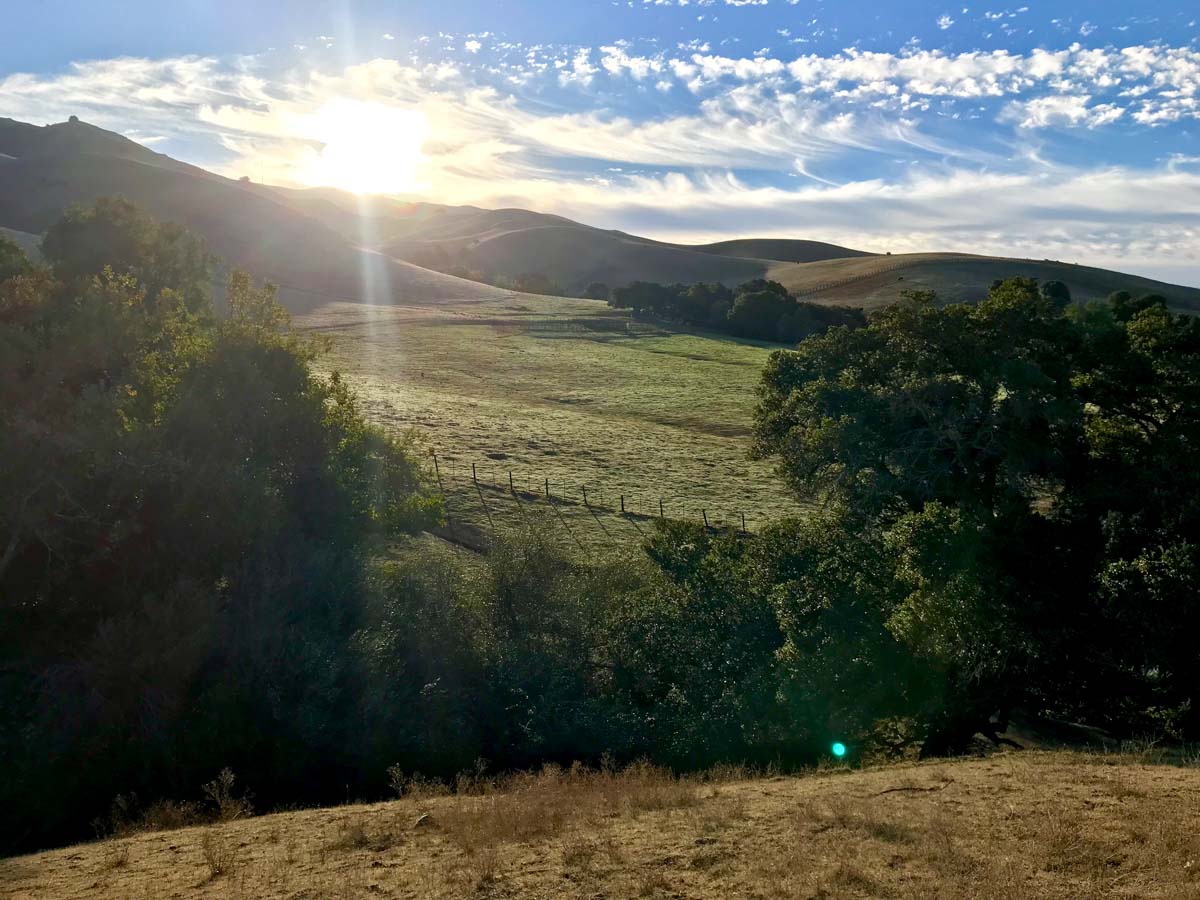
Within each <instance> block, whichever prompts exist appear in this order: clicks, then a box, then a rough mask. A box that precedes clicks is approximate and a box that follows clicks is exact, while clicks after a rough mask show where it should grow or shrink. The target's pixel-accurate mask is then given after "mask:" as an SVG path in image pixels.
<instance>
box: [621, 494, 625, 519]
mask: <svg viewBox="0 0 1200 900" xmlns="http://www.w3.org/2000/svg"><path fill="white" fill-rule="evenodd" d="M621 515H625V495H624V494H622V495H621Z"/></svg>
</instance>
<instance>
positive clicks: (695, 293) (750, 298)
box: [589, 278, 867, 344]
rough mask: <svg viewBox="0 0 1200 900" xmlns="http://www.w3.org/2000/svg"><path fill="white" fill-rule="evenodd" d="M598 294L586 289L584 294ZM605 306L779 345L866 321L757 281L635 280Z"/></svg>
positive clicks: (857, 311) (858, 312) (850, 311)
mask: <svg viewBox="0 0 1200 900" xmlns="http://www.w3.org/2000/svg"><path fill="white" fill-rule="evenodd" d="M593 287H594V288H602V287H603V285H594V286H593ZM598 293H599V291H598V290H597V291H593V289H592V288H589V296H594V295H595V294H598ZM608 303H609V305H610V306H613V307H616V308H618V309H628V310H632V311H633V314H634V315H635V316H652V317H654V318H657V319H665V320H667V321H670V322H681V323H684V324H687V325H696V326H699V327H701V328H708V329H712V330H714V331H722V332H727V333H728V334H733V335H737V336H738V337H744V338H751V339H754V340H760V341H774V342H776V343H782V344H795V343H797V342H799V341H802V340H804V338H806V337H808V336H809V335H812V334H821V333H823V332H824V331H825V330H826V329H828V328H832V327H835V326H839V325H846V326H849V327H852V328H858V327H861V326H863V325H865V324H866V321H867V320H866V316H865V315H864V314H863V311H862V310H861V309H853V308H849V307H841V306H821V305H819V304H816V303H805V302H803V301H800V300H797V299H796V298H795V297H794V296H792V295H791V294H790V293H788V290H787V288H785V287H784V286H783V285H782V284H779V283H778V282H776V281H768V280H766V279H763V278H756V279H754V280H753V281H747V282H746V283H744V284H742V285H739V286H738V287H737V288H736V289H734V288H729V287H726V286H725V285H723V284H721V283H720V282H713V283H704V282H702V283H699V284H690V285H689V284H656V283H654V282H650V281H635V282H633V283H632V284H628V285H626V286H625V287H619V288H617V289H616V290H614V291H613V292H612V296H611V297H610V298H608Z"/></svg>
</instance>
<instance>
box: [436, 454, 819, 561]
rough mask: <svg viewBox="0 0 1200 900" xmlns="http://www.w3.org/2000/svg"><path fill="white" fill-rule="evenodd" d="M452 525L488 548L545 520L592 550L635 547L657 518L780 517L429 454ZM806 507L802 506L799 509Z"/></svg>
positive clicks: (727, 525) (718, 523)
mask: <svg viewBox="0 0 1200 900" xmlns="http://www.w3.org/2000/svg"><path fill="white" fill-rule="evenodd" d="M430 457H431V463H432V466H433V470H434V475H435V477H436V479H437V484H438V489H439V491H440V492H441V494H442V498H443V502H444V504H445V508H446V516H447V523H446V525H445V527H444V528H442V529H440V530H439V532H438V533H439V534H440V535H441V536H443V537H446V538H448V539H450V540H452V541H453V542H455V543H458V544H461V545H463V546H466V547H469V548H470V549H473V550H478V551H484V552H485V551H486V550H487V548H488V547H489V546H490V545H491V544H492V543H493V542H494V541H495V539H496V537H497V535H498V534H499V533H500V532H502V531H505V530H511V529H514V528H520V527H523V526H528V525H529V524H530V523H531V521H533V520H534V519H536V518H538V517H541V518H542V519H549V521H551V522H553V523H555V524H556V525H557V526H558V530H560V531H561V533H562V535H563V538H564V541H565V542H566V543H567V544H569V545H571V546H573V547H574V548H575V549H580V550H583V551H585V552H586V551H588V550H591V549H596V548H598V547H601V546H612V547H620V546H629V545H630V544H633V543H640V542H641V541H642V540H644V539H645V538H646V537H647V536H648V535H649V534H650V533H652V531H653V528H654V525H655V522H656V521H676V522H693V523H695V524H697V525H701V526H703V527H705V528H707V529H709V530H710V531H713V532H716V531H732V532H734V533H736V534H740V535H749V534H753V533H755V532H757V531H761V530H762V529H763V528H765V527H766V526H767V525H769V524H770V523H771V521H774V520H775V519H777V518H781V516H777V515H776V516H772V515H769V514H767V513H765V512H764V511H763V510H761V509H759V508H758V507H757V506H756V505H754V504H750V503H747V504H744V505H742V506H741V507H740V508H736V507H734V506H733V505H731V504H728V503H721V502H718V501H713V500H711V499H707V500H698V499H696V498H694V497H679V496H673V495H670V494H668V493H667V492H665V491H662V492H656V491H654V490H650V489H647V487H646V486H645V485H641V486H634V485H628V484H626V485H621V484H619V483H618V482H617V481H616V480H615V479H614V480H611V481H597V480H591V481H584V480H581V479H578V478H571V477H570V476H569V475H566V474H564V473H553V472H550V471H547V470H534V469H532V468H527V467H526V468H522V467H513V466H510V465H508V464H507V463H506V461H504V460H493V459H489V458H486V457H485V458H483V459H482V460H471V461H468V460H465V459H463V458H462V457H461V456H459V455H457V454H455V455H454V456H452V457H451V456H447V455H442V454H439V453H438V452H437V451H431V453H430ZM802 510H803V507H802V506H800V505H798V506H797V508H796V511H797V512H800V511H802Z"/></svg>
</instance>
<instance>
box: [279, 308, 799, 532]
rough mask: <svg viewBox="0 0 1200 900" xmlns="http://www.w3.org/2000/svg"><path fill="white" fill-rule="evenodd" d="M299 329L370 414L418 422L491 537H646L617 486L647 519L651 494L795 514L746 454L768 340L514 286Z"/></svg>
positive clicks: (450, 482)
mask: <svg viewBox="0 0 1200 900" xmlns="http://www.w3.org/2000/svg"><path fill="white" fill-rule="evenodd" d="M299 324H300V325H301V326H302V327H305V328H310V329H314V330H319V331H321V332H323V333H325V334H328V335H332V336H333V337H334V338H335V345H334V351H333V353H332V355H331V356H330V357H328V358H327V359H326V360H325V361H324V362H323V363H322V365H325V366H328V367H330V368H336V369H339V370H341V371H342V372H343V373H344V374H345V375H346V376H347V377H348V378H349V380H350V382H351V384H352V385H353V386H354V387H355V389H356V391H357V392H358V394H359V396H360V398H361V401H362V406H363V409H364V411H365V412H366V414H367V415H368V416H369V417H370V418H372V419H373V420H374V421H376V422H379V423H381V424H383V425H385V426H387V427H389V428H392V429H397V430H400V429H407V428H412V429H415V430H416V431H417V433H418V434H419V435H420V436H421V437H422V439H423V440H424V441H425V442H426V443H427V444H428V445H429V446H430V447H431V448H433V449H435V450H436V451H437V452H438V454H439V459H440V464H441V466H442V471H443V474H444V476H445V485H446V488H447V491H448V493H449V494H450V512H451V516H452V518H454V519H455V520H456V521H459V522H462V523H465V524H467V525H471V526H473V527H475V528H479V529H485V530H486V529H488V528H489V527H490V525H491V524H492V523H496V524H497V525H499V524H501V523H504V524H519V523H522V522H523V521H525V519H526V518H527V517H539V516H540V517H544V518H546V517H548V518H553V519H554V520H555V521H557V517H558V516H559V515H564V516H565V517H566V518H567V519H568V522H569V523H570V529H571V533H573V534H576V535H578V537H579V539H580V540H581V541H582V542H583V543H585V544H589V545H591V544H610V543H611V544H617V543H627V542H628V541H629V540H630V539H633V540H636V539H638V538H639V537H641V536H644V532H645V529H646V528H648V527H649V526H648V524H647V523H646V521H645V519H639V518H636V517H634V516H621V515H620V499H619V498H620V497H621V496H622V495H623V496H624V497H625V499H626V509H627V511H628V512H630V513H639V514H642V515H643V516H650V517H653V516H657V515H658V510H659V506H658V503H659V500H660V499H661V500H663V502H664V510H665V512H666V514H667V515H668V516H671V517H677V518H687V519H691V520H697V521H698V520H700V519H701V518H702V511H703V512H706V513H707V515H708V516H709V519H710V521H711V522H714V523H716V522H724V523H732V524H738V525H740V522H741V514H742V513H745V515H746V517H747V526H748V527H750V528H751V529H757V528H760V527H762V525H763V524H765V523H766V522H767V521H769V520H771V519H776V518H779V517H780V516H782V515H786V514H789V513H795V512H796V511H797V509H798V508H797V506H796V505H795V503H794V502H793V501H792V500H790V499H789V498H788V497H787V495H786V494H785V492H784V491H783V489H782V487H781V485H780V483H779V479H778V478H776V477H775V476H774V475H773V474H772V472H771V470H770V467H769V466H768V465H767V464H765V463H760V462H755V461H751V460H749V459H748V458H747V454H748V450H749V435H750V420H751V414H752V410H753V404H754V387H755V385H756V384H757V382H758V378H759V375H760V373H761V371H762V367H763V364H764V363H765V362H766V358H767V356H768V355H769V353H770V348H769V347H768V346H766V345H756V344H753V343H747V342H742V341H735V340H733V339H723V338H721V337H719V336H707V335H699V334H688V333H677V332H669V331H665V330H662V329H658V328H654V327H652V326H648V325H643V324H640V323H635V322H632V321H631V320H630V319H629V318H628V317H627V316H626V315H624V314H621V313H618V312H616V311H614V310H611V309H609V308H608V307H607V306H606V305H604V304H602V303H597V302H593V301H586V300H562V299H559V298H549V297H528V296H520V295H515V296H513V297H511V298H510V299H503V300H498V301H489V302H486V303H453V302H442V303H438V304H434V305H427V306H397V307H391V308H381V307H370V306H364V305H359V304H348V303H346V304H333V305H330V306H327V307H325V308H323V309H320V310H317V311H315V312H314V313H312V314H310V315H308V316H305V317H303V318H302V319H300V320H299ZM472 463H475V464H476V472H477V474H478V476H479V478H480V480H481V481H482V482H483V484H482V494H483V497H482V498H481V497H480V493H481V490H479V489H477V488H476V487H475V485H474V483H473V482H472V480H471V464H472ZM509 472H512V473H513V477H514V486H515V487H517V488H518V491H519V492H520V495H521V498H520V501H519V502H518V500H517V499H514V498H513V496H512V495H511V493H510V492H509V491H508V473H509ZM547 479H549V480H550V488H551V495H552V497H553V498H554V499H555V500H556V503H555V505H554V506H553V507H552V506H549V505H548V504H547V503H546V501H545V496H544V492H545V481H546V480H547ZM585 487H586V489H587V491H588V503H589V504H590V507H591V508H590V509H589V507H588V506H584V505H583V490H584V488H585ZM563 501H567V502H563ZM489 514H490V516H491V522H489V518H488V517H489ZM561 536H562V537H563V539H564V540H566V541H568V542H570V544H571V546H577V545H576V544H575V538H573V537H571V536H570V534H566V535H561Z"/></svg>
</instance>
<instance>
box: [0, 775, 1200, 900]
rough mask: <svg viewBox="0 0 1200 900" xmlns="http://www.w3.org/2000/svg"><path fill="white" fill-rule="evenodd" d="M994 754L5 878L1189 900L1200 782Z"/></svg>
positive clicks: (55, 855) (49, 866)
mask: <svg viewBox="0 0 1200 900" xmlns="http://www.w3.org/2000/svg"><path fill="white" fill-rule="evenodd" d="M1152 763H1153V760H1151V759H1148V758H1146V757H1145V756H1138V755H1124V756H1122V755H1108V756H1105V755H1084V754H1080V753H1067V752H1038V751H1027V752H1023V753H1015V752H1014V753H1007V754H1002V755H998V756H993V757H991V758H986V759H967V760H960V761H953V762H939V763H933V764H927V765H900V766H891V767H886V768H877V769H867V770H860V771H854V770H848V769H845V770H840V769H833V770H828V771H823V772H817V773H814V774H812V775H809V776H806V777H767V778H751V777H747V776H746V775H744V774H740V773H738V772H736V771H729V772H722V773H714V774H713V775H711V776H710V777H708V778H707V779H703V778H697V779H695V780H682V781H680V780H676V779H673V778H671V777H670V776H668V775H666V774H664V773H662V772H659V771H657V770H653V769H647V768H635V769H634V770H631V771H629V772H626V773H622V774H596V773H592V774H588V773H582V772H561V771H557V770H554V769H547V770H545V771H543V772H542V773H540V774H537V775H529V776H517V777H514V778H510V779H508V780H506V781H505V782H504V783H502V784H500V785H490V784H487V783H486V782H478V781H476V782H474V783H471V782H468V783H467V784H466V785H465V787H466V791H464V793H462V794H460V795H456V796H436V795H435V793H436V792H431V791H429V790H421V789H419V788H418V790H416V791H415V792H414V793H412V794H411V795H410V796H408V797H406V798H404V799H401V800H399V801H396V802H392V803H379V804H372V805H347V806H342V807H337V808H334V809H313V810H304V811H300V812H286V813H279V814H276V815H269V816H263V817H260V818H253V819H244V820H240V821H232V822H227V823H224V824H215V825H208V826H198V827H191V828H184V829H179V830H174V831H163V832H153V833H135V834H132V835H129V836H124V837H119V838H114V839H110V840H106V841H102V842H98V843H93V844H88V845H81V846H77V847H70V848H66V849H63V850H55V851H51V852H46V853H39V854H35V855H33V856H26V857H21V858H16V859H10V860H0V884H3V885H4V892H5V896H8V897H12V898H14V900H16V898H20V900H42V898H52V897H53V898H65V897H74V898H85V897H124V898H135V900H136V898H143V897H146V898H148V897H164V896H189V897H236V898H242V897H244V898H250V897H255V898H258V897H280V898H282V897H293V898H294V897H306V898H314V900H316V898H347V900H349V898H359V897H363V898H365V897H397V898H399V897H408V898H415V897H424V898H461V897H523V898H525V897H527V898H563V897H579V898H594V897H663V898H668V897H689V898H727V897H760V898H785V897H786V898H790V897H814V898H815V897H822V898H831V900H832V898H866V897H892V898H900V900H904V898H913V900H916V898H921V900H925V898H943V900H965V898H978V897H1005V898H1046V900H1059V898H1065V897H1080V898H1084V897H1089V898H1090V897H1124V898H1142V897H1145V898H1150V897H1154V898H1178V900H1182V898H1191V897H1195V896H1197V894H1198V893H1200V871H1198V870H1200V832H1198V831H1197V830H1196V828H1195V827H1194V811H1195V808H1196V803H1197V802H1198V801H1200V770H1197V769H1196V768H1195V767H1194V766H1193V767H1188V766H1179V765H1155V764H1152Z"/></svg>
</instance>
